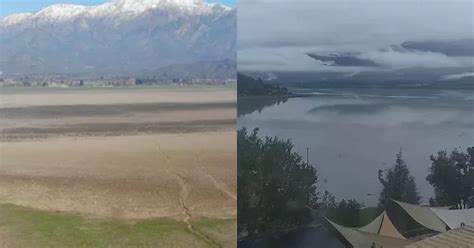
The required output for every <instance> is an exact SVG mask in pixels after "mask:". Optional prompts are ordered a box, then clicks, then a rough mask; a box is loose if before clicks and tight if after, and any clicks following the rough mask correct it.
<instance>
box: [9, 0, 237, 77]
mask: <svg viewBox="0 0 474 248" xmlns="http://www.w3.org/2000/svg"><path fill="white" fill-rule="evenodd" d="M236 25H237V23H236V10H235V9H233V8H229V7H227V6H225V5H223V4H220V3H207V2H204V1H201V0H112V1H110V2H107V3H104V4H101V5H96V6H80V5H70V4H56V5H52V6H49V7H47V8H44V9H42V10H40V11H38V12H36V13H20V14H14V15H11V16H7V17H5V18H3V19H2V20H1V21H0V51H1V56H0V70H1V71H2V72H3V73H5V74H9V73H11V74H36V73H58V74H61V73H85V74H119V75H140V74H142V73H145V72H148V73H149V72H153V71H157V72H162V70H163V68H166V69H167V70H170V71H173V73H174V74H177V73H178V74H179V72H180V71H186V73H187V74H188V75H195V74H198V72H189V71H188V70H202V69H204V70H207V71H204V72H202V73H201V74H205V75H206V77H207V78H213V77H218V78H223V77H224V78H225V77H231V78H234V77H235V61H236ZM221 62H222V63H224V64H225V65H224V66H223V65H222V64H221ZM200 63H203V66H197V65H198V64H200ZM229 65H230V66H231V67H232V66H234V68H229ZM221 69H222V70H221ZM173 73H172V74H173ZM175 76H176V75H175ZM178 76H179V75H178Z"/></svg>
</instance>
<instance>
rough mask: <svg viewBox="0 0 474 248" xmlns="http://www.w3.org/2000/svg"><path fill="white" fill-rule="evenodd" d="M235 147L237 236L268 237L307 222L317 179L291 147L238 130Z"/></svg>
mask: <svg viewBox="0 0 474 248" xmlns="http://www.w3.org/2000/svg"><path fill="white" fill-rule="evenodd" d="M237 147H238V158H237V159H238V185H239V187H238V199H239V201H238V203H237V205H238V213H239V218H238V231H239V236H240V237H241V238H242V237H255V236H271V235H274V234H277V233H279V232H280V231H284V230H287V229H289V228H292V227H296V226H299V225H302V224H304V223H306V222H308V221H310V220H311V209H314V208H316V206H317V199H318V194H317V191H316V183H317V181H318V177H317V173H316V169H315V168H314V167H312V166H311V165H309V164H307V163H306V162H303V161H302V159H301V156H300V155H298V154H297V153H296V152H293V144H292V143H291V142H290V141H289V140H283V139H279V138H276V137H274V138H269V137H266V138H265V139H261V138H259V137H258V129H254V130H253V131H252V132H250V133H248V132H247V129H245V128H242V129H240V130H239V131H238V133H237Z"/></svg>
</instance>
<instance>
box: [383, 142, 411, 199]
mask: <svg viewBox="0 0 474 248" xmlns="http://www.w3.org/2000/svg"><path fill="white" fill-rule="evenodd" d="M379 181H380V183H382V185H383V189H382V192H381V193H380V199H379V205H380V206H381V207H383V206H385V204H386V202H387V200H388V199H393V200H397V201H402V202H407V203H411V204H418V203H419V202H420V196H419V195H418V191H417V188H416V183H415V178H414V177H413V176H411V175H410V171H409V170H408V167H407V165H406V163H405V161H404V160H403V158H402V152H401V151H400V152H399V153H398V154H397V158H396V160H395V164H394V165H393V166H392V167H391V168H390V169H388V170H387V173H386V175H385V177H383V176H382V173H381V171H379Z"/></svg>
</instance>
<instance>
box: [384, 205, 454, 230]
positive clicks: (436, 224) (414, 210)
mask: <svg viewBox="0 0 474 248" xmlns="http://www.w3.org/2000/svg"><path fill="white" fill-rule="evenodd" d="M392 201H393V202H395V203H396V204H398V205H399V206H400V207H401V208H402V209H403V210H404V211H405V212H406V213H407V214H408V215H410V217H412V218H413V219H414V220H415V221H416V222H418V223H420V224H421V225H423V226H425V227H426V228H429V229H431V230H433V231H437V232H446V230H447V229H446V224H445V223H444V222H443V221H442V220H441V218H440V217H438V215H436V214H435V213H434V212H433V211H432V210H431V209H430V208H429V207H423V206H418V205H413V204H408V203H404V202H399V201H395V200H392Z"/></svg>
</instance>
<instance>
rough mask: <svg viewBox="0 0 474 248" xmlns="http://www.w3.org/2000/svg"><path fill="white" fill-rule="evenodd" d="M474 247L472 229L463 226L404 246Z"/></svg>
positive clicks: (433, 247) (473, 229)
mask: <svg viewBox="0 0 474 248" xmlns="http://www.w3.org/2000/svg"><path fill="white" fill-rule="evenodd" d="M423 247H431V248H451V247H452V248H460V247H466V248H469V247H474V227H472V226H463V227H458V228H456V229H453V230H450V231H447V232H445V233H440V234H438V235H435V236H433V237H430V238H427V239H423V240H421V241H418V242H415V243H412V244H410V245H407V246H405V248H423Z"/></svg>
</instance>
